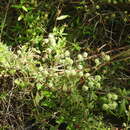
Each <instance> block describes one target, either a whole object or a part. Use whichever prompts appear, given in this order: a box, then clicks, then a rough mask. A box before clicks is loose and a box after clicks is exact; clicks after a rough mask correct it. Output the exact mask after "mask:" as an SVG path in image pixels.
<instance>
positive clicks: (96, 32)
mask: <svg viewBox="0 0 130 130" xmlns="http://www.w3.org/2000/svg"><path fill="white" fill-rule="evenodd" d="M106 1H107V2H108V3H111V4H113V3H114V4H117V3H118V1H117V0H103V1H98V2H97V1H95V0H92V1H90V3H87V2H85V1H84V2H81V3H80V2H76V5H75V4H74V7H73V2H72V3H71V2H70V3H69V5H71V4H72V7H71V6H69V7H68V5H67V6H66V2H65V1H58V0H56V1H54V2H52V1H51V0H50V1H45V2H43V1H37V0H32V1H26V0H20V1H19V2H15V1H14V3H9V6H7V8H6V9H7V14H6V16H4V20H2V21H3V22H1V18H0V22H1V23H2V24H1V26H0V29H1V34H0V37H1V38H2V40H3V42H1V43H0V83H1V84H0V85H1V88H0V104H1V107H0V111H1V112H0V118H1V117H2V119H0V128H1V127H2V129H4V128H5V129H6V128H7V129H14V128H16V127H17V129H33V126H36V128H35V129H38V128H43V129H61V128H60V127H61V126H62V125H66V127H67V129H68V130H73V129H85V130H86V129H98V130H101V129H102V130H103V129H104V130H106V129H107V128H106V127H107V125H108V124H107V123H106V124H107V125H106V126H105V123H104V121H103V120H105V119H104V117H106V116H107V115H109V116H114V117H116V118H117V119H123V121H122V122H123V123H122V124H121V126H122V127H126V128H128V127H129V121H130V106H129V94H130V92H129V89H127V88H125V84H124V85H122V84H121V83H120V80H122V79H121V78H122V77H121V76H122V75H121V72H120V68H121V71H122V70H125V69H124V66H125V65H124V64H125V63H127V62H124V61H123V63H122V62H119V61H118V60H120V59H118V58H117V59H118V60H117V62H116V59H115V58H113V55H114V54H116V53H118V52H119V51H120V50H118V48H116V49H115V50H117V51H116V52H115V51H113V50H111V51H107V50H109V49H110V48H111V49H112V48H113V46H114V47H115V46H118V45H117V44H118V42H119V43H121V41H123V40H122V39H125V42H128V43H129V36H126V38H123V37H124V34H125V33H124V32H125V27H126V26H128V25H129V24H128V25H127V23H128V22H129V16H128V11H124V12H118V11H111V8H110V9H109V6H108V9H107V8H105V7H103V6H104V4H102V2H106ZM64 2H65V3H64ZM120 2H122V1H120ZM0 4H1V3H0ZM56 4H58V6H57V8H54V7H56ZM67 4H68V3H67ZM87 4H88V5H87ZM89 4H90V7H89ZM111 4H110V5H111ZM66 8H67V10H68V11H65V14H64V10H66ZM104 8H105V9H104ZM0 9H1V6H0ZM8 9H9V11H10V10H11V12H10V14H14V12H15V11H16V12H15V13H16V14H17V15H16V16H11V18H10V15H8ZM113 9H114V10H115V8H113ZM1 10H3V8H2V9H1ZM70 10H71V11H72V14H74V13H75V12H78V13H75V14H76V15H75V16H73V15H72V14H71V11H70ZM69 11H70V12H69ZM3 12H4V11H3ZM63 14H64V15H63ZM68 14H69V15H68ZM79 14H81V16H80V15H79ZM7 16H9V17H7ZM6 17H7V18H6ZM71 18H72V19H71ZM63 20H65V21H63ZM70 20H71V22H70ZM6 21H8V22H7V25H6ZM117 22H118V23H123V24H122V25H123V28H124V30H123V31H122V32H121V34H120V35H119V36H120V38H119V39H118V38H117V39H116V38H115V35H116V33H117V32H118V30H116V28H117V27H118V24H116V23H117ZM12 23H13V24H12ZM119 26H120V24H119ZM120 30H121V29H120ZM117 35H118V34H117ZM117 37H118V36H117ZM0 40H1V39H0ZM112 42H115V43H114V44H115V45H113V43H112ZM123 42H124V41H123ZM4 43H5V44H4ZM6 44H7V45H10V47H7V45H6ZM12 45H13V47H12ZM91 47H92V48H91ZM98 47H100V48H98ZM109 47H110V48H109ZM109 54H110V55H109ZM122 73H123V72H122ZM123 75H124V74H123ZM123 78H124V77H123ZM127 78H128V77H127ZM118 81H119V82H118ZM126 81H129V80H126ZM1 108H2V109H1ZM1 115H2V116H1ZM108 118H109V117H108ZM108 120H109V119H108ZM1 122H2V123H1ZM28 122H31V124H28ZM1 124H2V125H3V126H4V127H3V126H2V125H1ZM64 127H65V126H64ZM108 127H109V126H108ZM62 129H63V128H62ZM110 129H111V128H110Z"/></svg>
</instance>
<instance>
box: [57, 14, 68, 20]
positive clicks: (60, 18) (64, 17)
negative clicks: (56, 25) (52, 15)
mask: <svg viewBox="0 0 130 130" xmlns="http://www.w3.org/2000/svg"><path fill="white" fill-rule="evenodd" d="M68 17H69V15H61V16H59V17H57V18H56V20H63V19H66V18H68Z"/></svg>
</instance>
